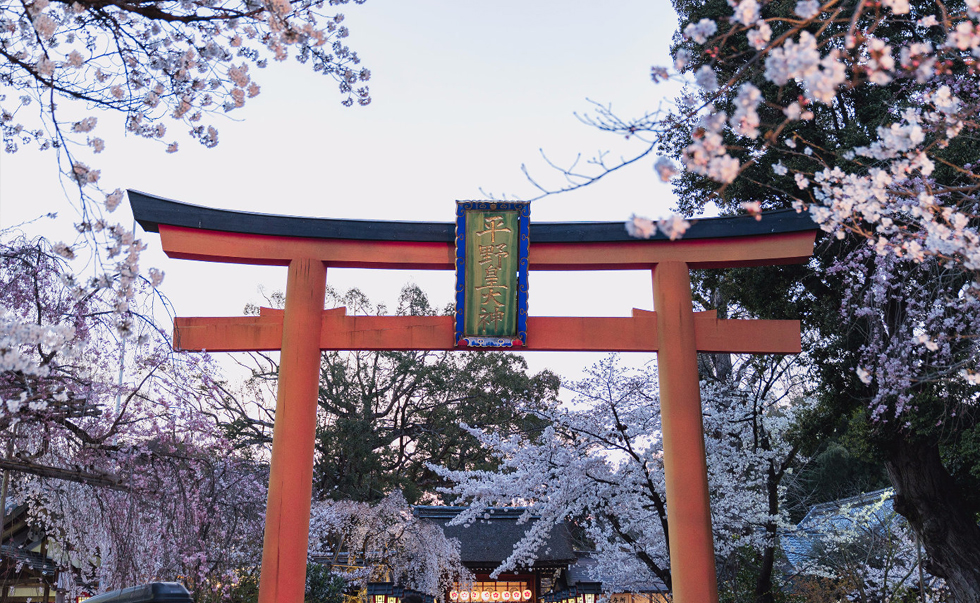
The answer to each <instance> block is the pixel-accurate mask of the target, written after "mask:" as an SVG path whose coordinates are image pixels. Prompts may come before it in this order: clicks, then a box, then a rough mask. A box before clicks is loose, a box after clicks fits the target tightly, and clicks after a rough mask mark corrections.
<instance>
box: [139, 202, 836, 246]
mask: <svg viewBox="0 0 980 603" xmlns="http://www.w3.org/2000/svg"><path fill="white" fill-rule="evenodd" d="M128 194H129V203H130V205H131V206H132V208H133V216H134V217H135V218H136V221H137V222H139V223H140V226H142V227H143V230H145V231H147V232H159V230H160V225H161V224H165V225H170V226H182V227H185V228H200V229H204V230H217V231H221V232H238V233H251V234H263V235H272V236H289V237H309V238H312V239H352V240H369V241H428V242H444V243H452V242H453V241H455V240H456V224H455V222H386V221H381V220H334V219H327V218H304V217H298V216H282V215H273V214H259V213H251V212H243V211H230V210H224V209H213V208H210V207H202V206H200V205H191V204H190V203H181V202H179V201H172V200H170V199H164V198H163V197H157V196H155V195H148V194H146V193H141V192H139V191H134V190H130V191H128ZM447 211H449V212H451V213H453V214H455V211H456V209H455V207H447ZM817 228H818V227H817V225H816V224H815V223H814V222H813V220H812V219H810V215H809V214H808V213H805V212H804V213H797V212H796V210H792V209H788V210H778V211H767V212H765V213H763V214H761V215H760V216H755V217H753V216H747V215H743V216H726V217H720V218H696V219H692V220H691V227H690V229H688V230H687V232H685V233H684V238H685V239H715V238H724V237H744V236H755V235H770V234H778V233H789V232H802V231H810V230H816V229H817ZM649 240H650V241H651V242H652V241H664V240H667V235H665V234H664V233H662V232H657V233H655V234H654V235H653V236H652V237H650V239H649ZM531 241H533V243H532V244H537V243H575V242H579V243H582V242H613V241H628V242H634V243H635V242H638V241H641V240H640V239H635V238H633V237H631V236H630V235H629V234H628V233H627V232H626V227H625V225H624V224H623V222H622V221H619V222H561V223H559V222H552V223H548V222H536V223H532V224H531Z"/></svg>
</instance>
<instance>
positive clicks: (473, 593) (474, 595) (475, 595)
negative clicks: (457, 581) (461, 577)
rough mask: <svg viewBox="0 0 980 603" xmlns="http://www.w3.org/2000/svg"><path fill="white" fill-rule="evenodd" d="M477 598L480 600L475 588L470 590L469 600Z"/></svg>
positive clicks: (476, 599)
mask: <svg viewBox="0 0 980 603" xmlns="http://www.w3.org/2000/svg"><path fill="white" fill-rule="evenodd" d="M479 600H480V593H479V592H477V591H475V590H471V591H470V601H479Z"/></svg>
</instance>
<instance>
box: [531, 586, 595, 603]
mask: <svg viewBox="0 0 980 603" xmlns="http://www.w3.org/2000/svg"><path fill="white" fill-rule="evenodd" d="M523 594H524V600H525V601H530V600H531V591H530V590H529V589H527V588H525V589H524V593H523ZM578 603H582V602H581V601H579V602H578Z"/></svg>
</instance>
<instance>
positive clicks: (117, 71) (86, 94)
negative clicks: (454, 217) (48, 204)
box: [0, 0, 371, 225]
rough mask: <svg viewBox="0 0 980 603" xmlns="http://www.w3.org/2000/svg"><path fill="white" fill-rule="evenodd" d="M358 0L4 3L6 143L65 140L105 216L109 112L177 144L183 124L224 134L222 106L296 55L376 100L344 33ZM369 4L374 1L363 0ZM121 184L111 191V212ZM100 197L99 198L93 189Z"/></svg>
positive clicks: (236, 105)
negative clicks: (346, 11) (104, 123)
mask: <svg viewBox="0 0 980 603" xmlns="http://www.w3.org/2000/svg"><path fill="white" fill-rule="evenodd" d="M349 1H350V0H329V2H322V1H319V2H317V1H311V0H299V1H293V2H288V1H286V0H269V1H264V0H260V1H253V0H241V1H239V0H232V1H225V2H218V3H215V2H209V1H204V0H200V1H199V0H192V1H191V2H172V1H166V0H160V1H154V2H128V1H123V2H113V3H105V2H100V1H97V0H77V1H72V2H68V1H63V0H56V1H54V2H51V1H50V0H32V1H30V2H18V3H6V4H4V5H3V7H2V8H0V59H2V60H0V85H2V86H3V92H4V93H3V95H2V96H0V115H2V131H3V142H4V148H5V151H6V152H8V153H12V152H16V151H18V150H20V149H22V148H24V147H28V146H34V147H37V148H39V149H41V150H46V149H55V150H56V152H57V156H58V159H59V163H60V165H61V167H62V171H63V172H64V174H65V175H66V176H67V178H68V179H69V180H71V181H73V182H74V183H75V184H77V185H78V187H79V190H80V191H81V193H82V197H81V201H82V205H81V208H80V209H81V210H82V225H85V224H87V223H89V224H90V223H91V222H94V221H95V220H97V219H98V218H99V217H101V216H100V215H99V214H100V212H99V211H98V208H96V207H93V206H92V205H91V203H87V202H86V201H87V200H89V199H90V197H89V196H88V194H89V193H88V192H87V190H88V189H91V188H98V186H99V182H100V175H101V170H100V169H98V168H97V167H96V165H97V164H96V163H95V162H96V161H97V159H98V157H96V155H98V154H99V153H101V152H102V150H103V149H104V147H105V144H106V143H105V141H104V140H103V139H102V138H101V137H99V136H98V134H97V132H98V122H99V115H100V114H103V113H106V112H110V113H119V114H122V115H124V116H125V124H126V125H125V129H126V131H127V132H128V133H131V134H133V135H136V136H141V137H144V138H149V139H152V140H159V141H161V143H162V145H163V146H164V147H165V148H166V151H167V152H174V151H176V150H177V148H178V141H177V137H175V136H174V133H173V132H172V131H168V128H169V129H170V130H172V128H174V127H182V128H187V134H188V135H189V137H190V138H191V139H193V140H197V141H198V142H200V143H201V144H203V145H205V146H207V147H213V146H215V145H216V144H218V130H217V128H216V127H215V126H214V122H213V118H214V116H215V115H217V114H221V113H226V112H231V111H235V110H237V109H240V108H241V107H243V106H244V105H245V103H246V102H247V101H248V99H250V98H253V97H255V96H256V95H258V94H259V93H260V90H261V88H260V81H261V77H260V76H259V74H258V71H260V70H261V69H263V68H265V67H266V66H267V65H268V64H269V62H270V61H272V62H279V61H285V60H287V59H288V58H289V57H290V55H293V57H294V58H295V59H296V60H297V61H299V62H301V63H308V64H309V65H310V67H311V69H312V71H313V72H314V73H319V74H323V75H326V76H328V77H330V78H332V79H334V80H335V81H336V82H337V84H338V86H339V88H340V94H341V98H342V102H343V103H344V104H345V105H348V106H349V105H352V104H354V103H358V104H360V105H366V104H368V103H369V102H370V100H371V98H370V93H369V91H368V88H367V85H366V82H367V80H368V79H370V72H369V71H368V70H366V69H363V68H361V67H359V66H358V65H359V63H360V60H359V58H358V57H357V54H356V53H355V52H352V51H351V50H350V49H349V48H348V47H347V46H346V45H345V44H344V42H345V39H346V38H347V36H348V33H349V32H348V29H347V27H346V26H345V25H343V22H344V16H343V15H342V14H336V13H333V12H332V11H331V9H332V8H333V7H335V6H337V5H342V4H347V3H348V2H349ZM355 2H356V3H357V4H361V3H363V2H364V0H355ZM121 196H122V195H121V193H120V192H119V191H118V190H117V191H115V192H112V193H109V194H108V196H107V197H106V198H105V207H106V208H107V209H108V210H109V211H112V209H114V207H115V205H116V204H118V203H119V201H120V199H121ZM92 198H94V197H92Z"/></svg>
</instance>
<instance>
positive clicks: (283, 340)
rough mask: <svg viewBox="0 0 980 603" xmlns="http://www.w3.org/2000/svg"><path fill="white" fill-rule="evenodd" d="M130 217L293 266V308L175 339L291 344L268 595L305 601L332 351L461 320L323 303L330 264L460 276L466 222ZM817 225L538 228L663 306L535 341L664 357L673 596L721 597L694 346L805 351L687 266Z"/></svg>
mask: <svg viewBox="0 0 980 603" xmlns="http://www.w3.org/2000/svg"><path fill="white" fill-rule="evenodd" d="M129 199H130V203H131V205H132V207H133V214H134V216H135V218H136V220H137V221H138V222H139V223H140V225H141V226H142V227H143V229H144V230H146V231H147V232H159V233H160V240H161V243H162V245H163V250H164V251H165V252H166V253H167V255H168V256H170V257H172V258H181V259H191V260H202V261H209V262H230V263H240V264H259V265H276V266H288V274H287V277H286V303H285V309H284V310H270V309H266V308H263V309H262V311H261V313H260V315H259V316H257V317H255V316H242V317H222V318H177V319H176V321H175V325H174V348H175V349H180V350H204V349H207V350H208V351H212V352H233V351H235V352H241V351H272V350H281V357H280V367H279V390H278V395H277V401H276V420H275V426H274V428H273V441H272V461H271V470H270V476H269V502H268V508H267V511H266V523H265V539H264V544H263V549H262V571H261V575H260V582H259V603H302V601H303V595H304V589H305V576H306V556H307V547H308V544H309V541H308V539H309V522H310V503H311V498H312V482H313V451H314V436H315V426H316V410H317V393H318V383H319V377H320V352H321V350H454V349H458V348H456V346H455V345H454V344H455V341H454V331H453V327H454V325H453V319H452V318H451V317H449V316H347V314H346V309H344V308H337V309H333V310H324V309H323V301H324V294H325V287H326V270H327V268H328V267H343V268H396V269H423V270H451V269H453V268H454V267H455V261H456V258H455V249H454V241H455V234H454V225H453V224H449V223H423V222H380V221H361V220H326V219H314V218H296V217H288V216H275V215H265V214H254V213H245V212H233V211H223V210H214V209H208V208H203V207H199V206H194V205H187V204H183V203H178V202H175V201H169V200H166V199H161V198H158V197H152V196H150V195H146V194H143V193H139V192H136V191H129ZM815 236H816V226H815V225H814V223H813V222H812V221H811V220H810V219H809V216H807V215H806V214H798V213H797V212H795V211H792V210H789V211H783V212H770V213H767V214H763V215H762V216H761V219H755V218H753V217H749V216H743V217H736V218H709V219H701V220H698V221H696V222H695V223H694V224H693V225H692V226H691V228H690V229H689V230H688V231H687V233H685V235H684V237H683V238H682V239H680V240H678V241H668V240H666V239H665V238H664V237H662V236H659V237H653V238H652V239H650V240H637V239H633V238H630V237H629V236H628V235H627V234H626V232H625V230H624V228H623V225H622V223H621V222H613V223H609V222H605V223H564V224H558V223H550V224H532V225H531V237H530V240H531V247H530V257H529V268H530V269H532V270H637V269H645V270H651V271H652V273H653V300H654V311H653V312H649V311H643V310H635V309H634V310H633V316H632V317H630V318H579V317H543V316H539V317H535V316H531V317H529V318H528V321H527V332H528V338H527V345H526V346H524V348H523V349H524V350H528V351H536V350H540V351H630V352H633V351H648V352H657V362H658V367H659V378H660V403H661V419H662V429H663V444H664V472H665V478H666V495H667V523H668V529H669V531H670V550H669V552H670V571H671V578H672V583H673V595H674V597H673V600H674V601H675V602H676V603H716V602H717V601H718V585H717V578H716V575H715V556H714V545H713V540H712V532H711V509H710V506H709V501H708V478H707V469H706V464H705V451H704V434H703V427H702V421H701V394H700V389H699V380H698V364H697V353H698V352H728V353H749V354H795V353H799V352H800V323H799V321H795V320H718V318H717V315H716V312H715V311H708V312H694V310H693V305H692V301H691V281H690V276H689V273H688V271H689V269H691V268H729V267H737V266H760V265H771V264H790V263H802V262H805V261H806V260H807V258H809V257H810V255H811V254H812V252H813V242H814V239H815Z"/></svg>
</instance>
